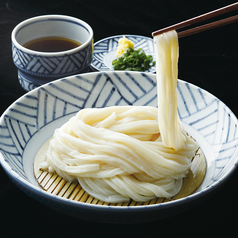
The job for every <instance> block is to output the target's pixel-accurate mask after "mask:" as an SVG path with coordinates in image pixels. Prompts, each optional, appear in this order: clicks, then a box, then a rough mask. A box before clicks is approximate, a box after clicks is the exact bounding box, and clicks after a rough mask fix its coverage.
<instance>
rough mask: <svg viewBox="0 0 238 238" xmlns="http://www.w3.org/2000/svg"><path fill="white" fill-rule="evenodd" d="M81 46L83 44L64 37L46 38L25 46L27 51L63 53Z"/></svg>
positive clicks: (30, 42)
mask: <svg viewBox="0 0 238 238" xmlns="http://www.w3.org/2000/svg"><path fill="white" fill-rule="evenodd" d="M80 45H82V44H81V43H79V42H77V41H74V40H71V39H67V38H63V37H44V38H38V39H36V40H32V41H29V42H27V43H25V44H24V45H23V46H24V47H26V48H27V49H30V50H35V51H41V52H61V51H66V50H71V49H73V48H76V47H78V46H80Z"/></svg>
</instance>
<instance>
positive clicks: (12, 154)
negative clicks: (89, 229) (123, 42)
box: [0, 43, 238, 223]
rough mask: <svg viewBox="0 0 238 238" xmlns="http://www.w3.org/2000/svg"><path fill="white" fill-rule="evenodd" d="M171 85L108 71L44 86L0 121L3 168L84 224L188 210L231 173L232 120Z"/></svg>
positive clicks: (216, 104) (202, 96) (198, 94)
mask: <svg viewBox="0 0 238 238" xmlns="http://www.w3.org/2000/svg"><path fill="white" fill-rule="evenodd" d="M158 44H159V43H157V46H158ZM157 64H159V63H158V62H157ZM157 67H159V65H158V66H157ZM157 70H160V72H161V71H162V68H160V69H158V68H157ZM159 74H160V73H159ZM175 76H176V75H175ZM175 76H173V78H174V77H175ZM175 81H176V82H175ZM175 81H174V82H173V83H172V82H170V83H168V81H166V80H165V82H162V80H161V79H158V71H157V75H156V74H151V73H144V72H129V71H120V72H119V71H111V72H109V71H107V72H91V73H86V74H79V75H74V76H69V77H66V78H62V79H59V80H56V81H53V82H50V83H48V84H45V85H42V86H40V87H38V88H36V89H34V90H32V91H30V92H28V93H26V94H25V95H23V96H22V97H21V98H19V99H18V100H17V101H15V102H14V103H13V104H12V105H11V106H10V107H9V108H8V109H7V110H6V111H5V112H4V113H3V115H2V116H1V119H0V134H1V137H0V149H1V154H0V161H1V165H2V167H3V169H4V170H5V172H6V174H7V175H8V176H9V178H10V179H11V180H12V181H13V183H14V184H15V185H16V186H18V187H19V188H20V189H21V190H22V191H24V192H25V193H26V194H28V195H29V196H30V197H32V198H34V199H36V200H37V201H39V202H41V203H43V204H45V205H46V206H49V209H55V210H57V211H59V212H61V213H64V214H66V215H70V216H73V217H76V218H80V219H86V220H91V221H100V222H125V223H128V222H142V221H150V220H156V219H162V218H165V217H169V216H172V215H175V214H178V213H181V212H183V211H184V210H186V209H189V208H190V209H191V207H192V206H195V205H196V204H199V203H201V202H202V201H203V200H204V199H205V198H206V197H208V195H210V194H211V193H212V192H213V191H214V190H215V189H216V188H218V187H219V186H220V185H221V184H222V183H223V182H224V181H226V180H227V178H228V177H229V175H230V174H231V173H232V172H233V171H234V170H235V168H236V165H237V153H238V150H237V141H238V131H237V118H236V117H235V115H234V114H233V113H232V111H231V110H230V109H229V108H228V107H227V106H226V105H225V104H224V103H223V102H221V101H220V100H219V99H218V98H216V97H215V96H213V95H212V94H210V93H209V92H207V91H205V90H204V89H201V88H199V87H197V86H195V85H193V84H190V83H188V82H186V81H183V80H179V79H178V80H177V78H176V80H175ZM171 90H172V91H171Z"/></svg>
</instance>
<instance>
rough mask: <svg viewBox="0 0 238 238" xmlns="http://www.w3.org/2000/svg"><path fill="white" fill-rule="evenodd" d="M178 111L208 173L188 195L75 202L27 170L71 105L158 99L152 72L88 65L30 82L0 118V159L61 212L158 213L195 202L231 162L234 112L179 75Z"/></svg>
mask: <svg viewBox="0 0 238 238" xmlns="http://www.w3.org/2000/svg"><path fill="white" fill-rule="evenodd" d="M177 92H178V113H179V116H180V118H181V121H182V123H183V126H184V129H185V130H186V131H188V133H189V134H190V135H192V136H193V137H194V138H195V139H196V140H197V141H198V143H199V144H200V146H201V148H202V150H203V152H204V154H205V156H206V161H207V173H206V176H205V179H204V181H203V183H202V185H201V186H200V188H199V189H198V190H197V191H196V192H195V193H194V194H192V195H190V196H188V197H185V198H182V199H179V200H176V201H171V202H167V203H162V204H154V205H143V206H134V207H116V206H103V205H97V204H86V203H82V202H75V201H72V200H68V199H65V198H61V197H57V196H55V195H52V194H49V193H48V192H45V191H43V190H42V189H41V188H40V187H39V186H38V184H37V181H36V179H35V177H34V175H33V160H34V157H35V155H36V153H37V151H38V150H39V149H40V147H41V146H42V145H43V144H44V142H45V141H46V140H47V139H48V138H50V137H51V136H52V134H53V132H54V130H55V129H56V128H58V127H59V126H61V125H62V124H63V123H65V122H66V121H67V120H68V119H69V118H70V117H72V116H73V115H74V114H75V113H76V112H77V111H78V110H80V109H82V108H87V107H106V106H112V105H151V106H157V90H156V75H154V74H150V73H139V72H118V71H111V72H94V73H88V74H81V75H77V76H71V77H68V78H63V79H60V80H57V81H54V82H51V83H48V84H46V85H43V86H41V87H39V88H36V89H34V90H32V91H31V92H29V93H27V94H25V95H24V96H22V97H21V98H19V99H18V100H17V101H16V102H15V103H13V104H12V105H11V106H10V107H9V108H8V109H7V110H6V111H5V113H4V114H3V115H2V116H1V118H0V135H1V136H0V149H1V153H0V161H1V165H2V167H3V168H4V170H5V171H6V173H7V174H8V175H9V177H10V179H11V180H12V181H13V182H14V183H15V184H16V185H17V186H18V187H20V188H21V189H22V190H23V191H24V192H26V193H27V194H28V195H30V196H31V197H33V198H35V199H36V200H38V201H40V202H42V203H44V204H46V205H48V206H50V207H51V208H54V209H56V210H58V211H61V212H63V213H65V214H68V215H71V216H74V217H78V218H83V219H88V220H98V221H106V222H122V221H123V222H138V221H146V220H147V221H148V220H154V219H160V218H164V217H167V216H170V215H173V214H175V213H178V212H182V211H183V210H185V209H187V208H188V207H190V206H192V205H195V204H196V203H198V202H201V201H202V200H203V198H206V197H207V195H208V194H211V192H213V191H214V189H215V188H217V187H218V186H219V185H220V184H221V183H223V182H224V181H225V180H226V179H227V178H228V176H229V175H230V174H231V173H232V172H233V171H234V170H235V168H236V165H237V155H238V150H237V145H238V130H237V118H236V117H235V116H234V114H233V113H232V112H231V110H230V109H229V108H227V106H226V105H225V104H224V103H222V102H221V101H220V100H219V99H217V98H216V97H215V96H213V95H211V94H210V93H208V92H206V91H205V90H203V89H201V88H199V87H196V86H194V85H192V84H189V83H187V82H184V81H181V80H178V86H177Z"/></svg>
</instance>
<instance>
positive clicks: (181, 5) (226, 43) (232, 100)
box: [0, 0, 238, 237]
mask: <svg viewBox="0 0 238 238" xmlns="http://www.w3.org/2000/svg"><path fill="white" fill-rule="evenodd" d="M234 2H235V1H226V0H200V1H198V0H193V1H184V0H180V1H178V0H177V1H176V0H147V1H143V0H141V1H138V0H137V1H134V0H130V1H125V0H121V1H120V0H111V1H105V0H101V1H99V0H84V1H83V0H67V1H66V0H57V1H56V0H47V1H45V0H9V1H4V0H0V113H1V114H2V113H3V112H4V111H5V110H6V108H7V107H8V106H9V105H10V104H11V103H12V102H14V101H15V100H16V99H18V98H19V97H20V96H21V95H23V94H24V93H25V91H24V90H23V89H22V88H21V86H20V85H19V82H18V78H17V70H16V68H15V66H14V64H13V62H12V56H11V31H12V30H13V28H14V27H15V26H16V25H17V24H18V23H20V22H21V21H22V20H25V19H27V18H29V17H34V16H38V15H43V14H64V15H70V16H74V17H77V18H80V19H82V20H84V21H86V22H87V23H89V24H90V25H91V27H92V28H93V31H94V41H95V42H96V41H98V40H100V39H102V38H105V37H108V36H113V35H118V34H136V35H144V36H149V37H150V36H151V32H153V31H155V30H157V29H160V28H163V27H166V26H169V25H171V24H175V23H177V22H180V21H182V20H186V19H189V18H191V17H194V16H197V15H200V14H203V13H206V12H208V11H211V10H214V9H217V8H220V7H223V6H225V5H228V4H231V3H234ZM234 13H236V14H237V11H236V12H234ZM229 15H230V14H227V16H229ZM218 19H219V18H218ZM237 27H238V23H235V24H231V25H228V26H224V27H221V28H217V29H214V30H210V31H207V32H203V33H199V34H196V35H193V36H189V37H185V38H182V39H180V40H179V45H180V59H179V78H180V79H183V80H186V81H188V82H190V83H193V84H195V85H197V86H200V87H201V88H203V89H205V90H207V91H209V92H210V93H212V94H213V95H215V96H216V97H218V98H219V99H220V100H222V101H223V102H224V103H225V104H226V105H227V106H228V107H229V108H230V109H231V110H232V111H233V112H234V113H235V115H236V116H238V81H237V80H238V56H237V53H238V44H237V42H238V34H237V29H238V28H237ZM237 181H238V171H237V170H236V171H235V173H233V174H232V176H231V177H230V178H229V179H228V181H227V182H226V183H225V184H223V185H222V186H221V187H220V188H219V189H217V191H216V192H215V193H214V194H213V195H212V196H211V197H209V198H208V199H207V200H205V201H203V202H202V203H201V204H199V205H197V206H196V207H193V208H190V209H189V210H187V211H185V212H184V213H182V214H179V215H176V216H173V217H170V218H166V219H163V220H158V221H153V222H148V223H140V224H139V225H138V224H123V225H122V224H101V223H95V222H88V221H84V220H79V219H75V218H71V217H68V216H65V215H63V214H60V213H58V212H56V211H54V210H51V209H50V208H48V207H46V206H44V205H42V204H40V203H38V202H36V201H35V200H33V199H31V198H30V197H28V196H27V195H25V194H24V193H23V192H22V191H21V190H19V189H18V188H17V187H16V186H15V185H14V184H13V183H12V182H11V181H10V180H9V178H8V177H7V175H6V174H5V173H4V171H3V169H2V168H1V167H0V231H1V233H2V234H5V235H3V236H2V235H1V236H2V237H13V235H27V236H26V237H43V236H44V237H52V236H53V237H56V236H59V237H70V236H73V235H74V236H78V237H83V236H87V237H91V236H94V237H95V236H97V235H101V236H102V235H104V236H106V237H108V236H110V237H112V236H115V235H118V237H119V236H124V237H129V236H138V237H144V236H156V237H158V236H161V237H163V236H166V237H172V236H174V235H182V236H191V235H204V234H206V233H207V232H209V235H212V236H216V235H222V234H221V232H225V233H223V234H226V235H227V236H229V234H230V235H231V234H233V233H234V234H233V235H235V234H236V233H237V232H236V231H237V227H236V224H237V218H236V217H237V213H238V192H237V189H238V184H237ZM5 232H7V233H5Z"/></svg>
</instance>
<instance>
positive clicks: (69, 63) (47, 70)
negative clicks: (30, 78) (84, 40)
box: [12, 44, 92, 77]
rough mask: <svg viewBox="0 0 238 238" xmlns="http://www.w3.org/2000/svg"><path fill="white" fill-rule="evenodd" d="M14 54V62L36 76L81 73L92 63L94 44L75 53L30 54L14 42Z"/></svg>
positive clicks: (21, 68) (24, 70) (19, 67)
mask: <svg viewBox="0 0 238 238" xmlns="http://www.w3.org/2000/svg"><path fill="white" fill-rule="evenodd" d="M12 54H13V62H14V64H15V65H16V66H17V68H18V69H20V70H22V71H23V72H25V73H28V74H30V75H34V76H44V77H46V76H48V77H57V76H60V77H62V76H63V75H65V76H66V75H69V74H76V73H79V72H80V71H81V70H82V69H83V68H85V67H87V66H88V65H89V64H90V62H91V60H92V56H91V55H92V44H89V45H88V46H87V47H86V48H85V49H83V50H81V51H79V52H77V53H75V54H64V55H61V56H39V55H34V54H29V53H25V52H23V51H21V50H20V49H18V48H17V47H16V46H15V45H14V44H12ZM87 55H89V57H87ZM90 56H91V57H90Z"/></svg>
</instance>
